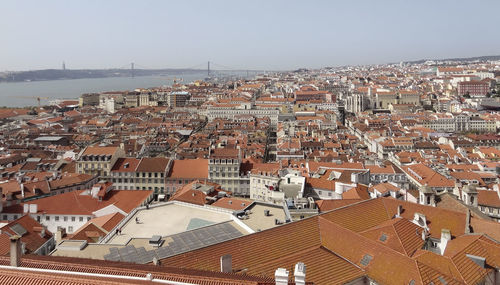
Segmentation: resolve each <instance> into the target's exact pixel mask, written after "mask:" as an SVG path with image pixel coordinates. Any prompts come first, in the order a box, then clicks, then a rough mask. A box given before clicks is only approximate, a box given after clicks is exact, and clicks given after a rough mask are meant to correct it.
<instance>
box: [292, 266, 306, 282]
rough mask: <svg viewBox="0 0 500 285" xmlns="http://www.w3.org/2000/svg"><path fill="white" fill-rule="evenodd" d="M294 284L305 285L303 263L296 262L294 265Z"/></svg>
mask: <svg viewBox="0 0 500 285" xmlns="http://www.w3.org/2000/svg"><path fill="white" fill-rule="evenodd" d="M293 274H294V276H295V284H296V285H305V284H306V265H305V264H304V263H303V262H298V263H297V264H295V271H294V273H293Z"/></svg>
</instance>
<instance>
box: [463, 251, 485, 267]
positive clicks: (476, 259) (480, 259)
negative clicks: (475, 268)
mask: <svg viewBox="0 0 500 285" xmlns="http://www.w3.org/2000/svg"><path fill="white" fill-rule="evenodd" d="M465 256H467V257H468V258H469V259H470V260H472V261H474V263H475V264H477V265H479V267H481V268H486V258H484V257H481V256H477V255H472V254H466V255H465Z"/></svg>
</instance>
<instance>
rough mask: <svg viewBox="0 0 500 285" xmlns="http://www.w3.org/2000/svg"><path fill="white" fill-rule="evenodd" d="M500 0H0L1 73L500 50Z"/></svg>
mask: <svg viewBox="0 0 500 285" xmlns="http://www.w3.org/2000/svg"><path fill="white" fill-rule="evenodd" d="M498 11H500V1H498V0H476V1H462V0H450V1H445V0H431V1H427V0H418V1H414V0H397V1H396V0H395V1H389V0H387V1H385V0H377V1H373V0H366V1H360V0H344V1H334V0H332V1H326V0H325V1H320V0H302V1H295V0H250V1H249V0H227V1H223V0H200V1H194V0H193V1H191V0H177V1H173V0H172V1H167V0H163V1H162V0H158V1H153V0H136V1H127V0H120V1H118V0H71V1H68V0H60V1H59V0H44V1H40V0H19V1H9V0H0V71H7V70H9V71H15V70H35V69H48V68H61V66H62V63H63V61H64V62H65V64H66V68H68V69H81V68H123V67H125V66H130V63H131V62H134V63H135V65H136V68H191V67H194V68H206V65H207V61H210V62H211V63H212V68H215V69H217V68H219V69H221V68H227V69H229V68H230V69H243V70H244V69H258V70H291V69H296V68H320V67H324V66H341V65H365V64H381V63H389V62H400V61H409V60H419V59H439V58H453V57H470V56H482V55H500V36H499V35H500V32H499V29H498V26H499V24H498Z"/></svg>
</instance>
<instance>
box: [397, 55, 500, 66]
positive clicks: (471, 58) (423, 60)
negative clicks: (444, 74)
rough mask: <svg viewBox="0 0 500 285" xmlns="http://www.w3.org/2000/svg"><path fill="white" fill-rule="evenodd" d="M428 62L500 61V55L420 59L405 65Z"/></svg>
mask: <svg viewBox="0 0 500 285" xmlns="http://www.w3.org/2000/svg"><path fill="white" fill-rule="evenodd" d="M428 60H433V61H476V60H478V61H487V60H500V55H486V56H476V57H458V58H445V59H420V60H414V61H405V62H407V63H414V64H419V63H424V62H426V61H428Z"/></svg>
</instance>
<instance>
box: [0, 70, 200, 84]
mask: <svg viewBox="0 0 500 285" xmlns="http://www.w3.org/2000/svg"><path fill="white" fill-rule="evenodd" d="M198 72H204V71H202V70H198V69H134V76H151V75H166V74H180V73H198ZM130 76H132V71H131V70H126V69H66V70H62V69H44V70H32V71H18V72H9V73H7V72H4V73H0V82H20V81H42V80H59V79H81V78H104V77H130Z"/></svg>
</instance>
